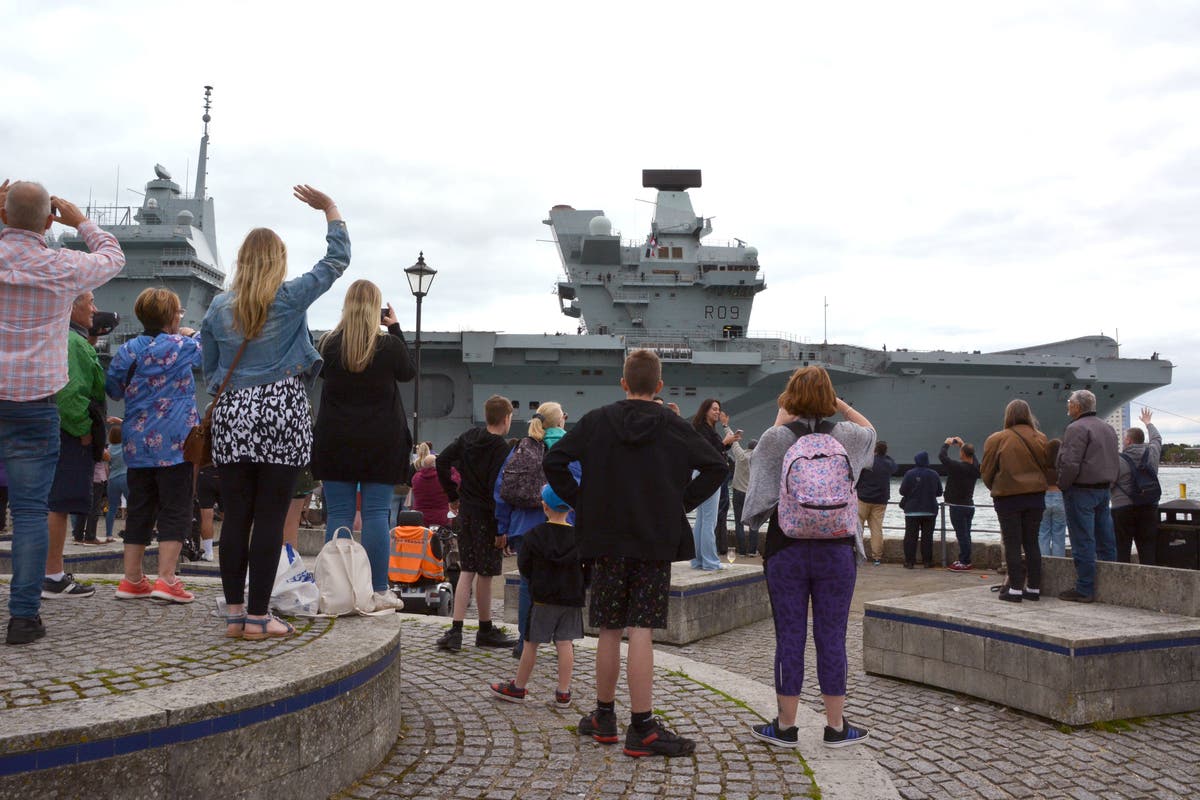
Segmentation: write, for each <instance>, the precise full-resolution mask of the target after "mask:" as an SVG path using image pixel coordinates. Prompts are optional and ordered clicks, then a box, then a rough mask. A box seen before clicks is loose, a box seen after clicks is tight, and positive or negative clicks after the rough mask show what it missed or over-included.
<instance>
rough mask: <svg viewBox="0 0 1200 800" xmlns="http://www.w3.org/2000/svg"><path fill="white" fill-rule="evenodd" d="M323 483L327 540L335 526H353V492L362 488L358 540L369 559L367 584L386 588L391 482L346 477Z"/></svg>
mask: <svg viewBox="0 0 1200 800" xmlns="http://www.w3.org/2000/svg"><path fill="white" fill-rule="evenodd" d="M324 484H325V511H326V517H325V541H327V542H328V541H329V540H330V539H332V538H333V533H334V531H336V530H337V529H338V528H342V527H346V528H350V529H353V528H354V511H355V506H356V505H357V496H358V493H359V492H360V491H361V492H362V544H363V549H364V550H366V551H367V560H368V561H370V562H371V588H372V589H374V590H375V591H377V592H383V591H386V590H387V588H388V555H389V551H390V550H391V541H390V537H391V528H390V527H389V526H388V512H389V511H391V508H392V485H391V484H390V483H350V482H348V481H324Z"/></svg>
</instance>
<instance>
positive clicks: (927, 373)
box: [409, 170, 1172, 463]
mask: <svg viewBox="0 0 1200 800" xmlns="http://www.w3.org/2000/svg"><path fill="white" fill-rule="evenodd" d="M642 185H643V187H645V188H653V189H655V190H657V200H656V202H655V213H654V219H653V221H652V223H651V225H650V231H649V232H648V233H647V234H646V236H645V238H644V239H640V240H636V241H623V240H622V239H621V237H620V236H618V235H616V234H614V233H613V229H612V224H611V222H610V221H609V220H608V218H607V217H605V216H604V212H603V211H601V210H598V209H597V210H577V209H575V208H572V207H571V206H566V205H557V206H554V207H553V208H551V209H550V215H549V217H548V218H547V219H545V220H544V222H545V224H546V225H548V226H550V229H551V231H552V233H553V236H554V241H555V243H556V245H557V249H558V253H559V256H560V258H561V261H562V269H563V278H562V279H561V280H560V281H559V282H558V284H557V295H558V302H559V305H560V307H561V309H562V312H563V313H564V314H565V315H567V316H568V317H572V318H576V319H578V320H580V323H579V331H580V333H579V335H566V336H564V335H557V336H548V335H528V334H504V333H494V332H484V331H469V332H455V333H427V334H424V335H423V336H422V339H423V343H422V379H421V381H422V382H421V404H420V417H421V418H420V430H419V435H420V438H421V439H424V440H429V441H432V442H433V443H434V445H435V446H439V447H440V446H443V445H445V444H446V443H447V442H449V441H450V440H451V438H452V437H453V436H455V435H456V434H458V433H459V432H461V431H462V430H463V429H465V428H466V427H468V426H470V425H482V424H483V421H482V419H481V415H482V409H483V403H484V401H485V400H486V399H487V398H488V396H490V395H492V394H502V395H504V396H505V397H508V398H510V399H511V400H512V401H513V403H514V405H515V406H517V411H516V413H515V415H514V420H521V419H528V418H529V415H531V414H532V413H533V409H535V408H536V407H537V405H538V404H539V403H541V402H543V401H547V400H555V401H558V402H561V403H562V404H563V406H564V408H565V409H566V410H567V412H568V414H569V416H570V417H572V418H575V419H578V418H579V417H580V416H582V415H583V414H584V413H585V412H587V411H589V410H591V409H593V408H596V407H598V406H600V405H602V404H604V403H608V402H612V401H614V400H617V399H620V398H622V397H623V394H622V392H621V390H620V388H619V386H618V380H619V379H620V377H621V366H622V363H623V361H624V358H625V356H626V354H627V353H629V352H630V351H631V350H633V349H636V348H649V349H651V350H653V351H655V352H656V353H658V355H659V357H660V358H661V359H662V361H663V381H664V383H665V386H664V389H663V395H664V397H665V398H666V399H667V400H668V401H670V402H674V403H676V404H678V406H679V408H680V410H681V412H682V413H683V414H685V415H687V416H690V415H691V414H693V413H694V412H695V411H696V409H697V408H698V407H699V404H700V402H701V401H702V400H704V399H705V398H707V397H715V398H717V399H719V400H720V401H721V405H722V407H723V408H724V410H725V411H726V412H728V413H729V414H730V416H731V418H732V422H733V425H734V427H736V428H740V429H742V430H744V431H745V433H746V436H747V438H749V437H752V436H758V435H759V434H760V433H762V431H764V430H766V429H767V428H768V427H770V425H771V424H772V423H773V421H774V419H775V413H776V398H777V396H778V395H779V393H780V391H782V389H783V387H784V385H785V384H786V382H787V379H788V376H789V375H790V374H791V373H792V372H793V371H794V370H795V369H796V368H797V367H802V366H808V365H810V364H816V365H820V366H822V367H824V368H825V369H826V370H828V371H829V374H830V376H831V377H832V378H833V382H834V386H835V387H836V389H837V392H838V394H839V395H840V396H841V397H842V398H844V399H845V400H846V401H847V402H848V403H850V404H851V405H853V406H854V407H855V408H857V409H858V410H859V411H861V412H862V413H863V414H865V415H866V416H867V418H868V419H870V420H871V421H872V423H873V424H874V425H875V428H876V430H877V431H878V432H879V437H880V438H881V439H885V440H887V441H888V443H889V447H890V452H891V453H892V454H893V455H894V457H895V458H896V460H897V461H898V462H902V463H906V462H911V460H912V457H913V455H914V454H915V453H916V452H918V451H920V450H933V449H936V448H937V447H938V446H940V444H941V442H942V441H943V440H944V439H945V438H946V437H947V436H950V435H959V436H962V437H963V438H964V439H966V440H967V441H970V442H975V443H976V444H977V446H980V447H981V446H982V443H983V440H984V439H985V438H986V437H987V435H988V434H990V433H991V432H993V431H995V430H996V429H998V428H999V427H1000V424H1001V419H1002V416H1003V410H1004V406H1005V404H1006V403H1007V402H1008V401H1009V400H1011V399H1013V398H1018V397H1019V398H1022V399H1025V400H1027V401H1028V402H1029V404H1030V406H1031V407H1032V408H1033V410H1034V413H1035V414H1037V416H1038V418H1039V419H1040V420H1041V422H1042V424H1043V428H1044V429H1045V430H1046V432H1047V434H1048V435H1051V436H1055V435H1060V434H1061V433H1062V429H1063V428H1064V427H1065V424H1066V422H1067V421H1068V420H1067V418H1066V406H1065V403H1066V398H1067V396H1068V395H1069V394H1070V393H1071V391H1072V390H1074V389H1090V390H1092V391H1093V392H1095V394H1096V397H1097V400H1098V406H1099V408H1098V411H1099V413H1100V414H1101V415H1106V414H1108V413H1109V412H1111V411H1112V410H1114V409H1116V408H1118V407H1120V406H1123V405H1124V404H1125V403H1127V402H1129V401H1130V400H1132V399H1134V398H1136V397H1137V396H1138V395H1141V394H1142V393H1144V392H1146V391H1149V390H1151V389H1154V388H1157V387H1160V386H1165V385H1167V384H1169V383H1170V382H1171V370H1172V365H1171V363H1170V362H1169V361H1166V360H1164V359H1161V358H1158V357H1157V354H1155V355H1154V356H1153V357H1151V358H1145V359H1134V358H1121V357H1120V356H1119V353H1118V345H1117V342H1116V341H1114V340H1113V339H1111V338H1109V337H1106V336H1084V337H1081V338H1078V339H1070V340H1068V341H1063V342H1054V343H1050V344H1041V345H1036V346H1031V347H1024V348H1020V349H1016V350H1006V351H1002V352H996V353H981V352H972V353H964V352H950V351H931V352H916V351H908V350H898V351H887V350H874V349H870V348H866V347H857V346H854V345H846V344H806V343H804V342H802V341H800V340H799V339H796V338H781V337H779V336H778V335H776V336H772V337H758V336H754V335H752V334H751V332H750V328H749V324H750V314H751V309H752V308H753V305H754V298H755V296H756V295H757V294H758V293H759V292H762V291H765V290H766V288H767V283H766V279H765V277H764V276H763V272H762V270H761V269H760V264H759V254H758V250H757V249H756V248H754V247H751V246H747V245H746V244H745V243H744V242H742V241H740V240H735V241H734V242H732V243H730V244H711V245H710V244H707V243H706V241H705V239H706V237H708V236H709V234H711V233H712V226H711V220H710V219H708V218H705V217H701V216H698V215H697V214H696V213H695V211H694V210H693V208H692V201H691V198H690V196H689V194H688V190H689V189H693V188H699V187H700V185H701V174H700V171H699V170H644V171H643V173H642ZM411 407H412V406H411V405H410V406H409V408H411ZM568 426H569V423H568ZM518 429H519V430H523V425H519V424H518V423H517V422H514V430H518Z"/></svg>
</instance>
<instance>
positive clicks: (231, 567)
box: [200, 186, 379, 639]
mask: <svg viewBox="0 0 1200 800" xmlns="http://www.w3.org/2000/svg"><path fill="white" fill-rule="evenodd" d="M293 193H294V195H295V196H296V198H297V199H299V200H300V201H302V202H304V203H307V204H308V205H310V206H312V207H313V208H315V209H317V210H318V211H322V212H324V214H325V220H326V222H327V225H328V229H327V233H326V236H325V241H326V251H325V257H324V258H322V259H321V260H320V261H318V262H317V264H316V265H315V266H314V267H313V268H312V269H311V270H309V271H308V272H306V273H304V274H303V275H301V276H299V277H298V278H293V279H292V280H285V278H286V277H287V248H286V247H285V246H284V244H283V241H282V240H281V239H280V238H279V236H278V235H277V234H276V233H275V232H274V231H272V230H270V229H268V228H255V229H254V230H252V231H250V233H249V234H247V235H246V238H245V240H244V241H243V242H242V246H241V247H240V248H239V249H238V255H237V267H236V272H235V273H234V276H233V287H232V288H231V289H230V290H229V291H228V292H224V293H222V294H219V295H217V297H216V298H215V299H214V300H213V302H212V305H211V306H209V307H208V313H206V314H205V315H204V321H203V323H201V326H200V339H201V344H202V346H203V351H204V356H203V359H204V379H205V382H206V385H207V387H208V390H209V392H210V393H212V394H216V393H217V391H218V390H219V389H220V387H221V385H222V383H223V382H225V381H226V380H227V379H228V384H227V386H226V388H225V392H224V393H223V394H222V395H221V396H220V397H219V398H218V400H217V402H216V405H215V406H214V408H213V415H212V436H213V461H214V462H215V463H216V465H217V471H218V473H219V475H220V478H221V495H222V497H221V499H222V502H223V504H224V507H225V520H224V523H223V525H222V527H221V549H220V564H221V583H222V586H223V587H224V590H225V602H226V604H227V606H228V608H227V617H226V629H225V635H226V636H230V637H235V638H239V637H240V638H246V639H264V638H266V637H268V636H288V635H290V634H292V633H295V630H294V629H293V628H292V626H291V625H289V624H288V623H286V622H284V621H282V620H279V619H277V618H275V617H273V616H271V614H270V613H269V604H270V600H271V588H272V585H273V584H274V582H275V569H276V567H277V566H278V564H279V551H280V548H281V546H282V542H283V523H284V519H285V518H286V517H287V511H288V505H289V504H290V502H291V499H292V491H293V489H294V488H295V486H296V479H297V477H298V476H299V475H300V471H301V470H302V469H303V468H304V467H305V466H306V465H307V464H308V462H309V458H310V455H311V452H310V451H311V450H312V417H311V415H310V413H309V410H308V396H307V393H306V387H307V386H309V385H311V384H312V382H313V380H314V379H315V378H316V375H317V372H318V371H319V370H320V367H321V357H320V355H319V354H318V353H317V351H316V348H314V347H313V345H312V341H311V337H310V335H309V332H308V315H307V311H308V307H309V306H310V305H312V303H313V302H314V301H315V300H316V299H317V298H318V297H320V296H321V295H323V294H324V293H325V292H327V291H329V288H330V287H331V286H333V282H334V281H335V280H337V279H338V278H339V277H341V275H342V273H343V272H345V271H346V268H347V267H348V266H349V265H350V236H349V234H348V233H347V232H346V223H345V222H343V221H342V215H341V212H339V211H338V207H337V205H336V204H335V203H334V202H333V200H331V199H330V198H329V196H328V195H326V194H323V193H322V192H319V191H317V190H316V189H314V188H312V187H311V186H296V187H294V189H293ZM376 313H379V312H378V311H377V312H376ZM235 361H236V362H237V363H236V364H235V363H234V362H235ZM252 528H253V536H251V529H252ZM247 570H248V571H249V580H250V591H249V598H247V597H246V596H245V594H246V592H245V585H246V574H247Z"/></svg>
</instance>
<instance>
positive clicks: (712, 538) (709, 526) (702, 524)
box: [692, 489, 721, 569]
mask: <svg viewBox="0 0 1200 800" xmlns="http://www.w3.org/2000/svg"><path fill="white" fill-rule="evenodd" d="M720 502H721V491H720V490H719V489H718V490H717V491H715V492H713V493H712V497H710V498H708V499H707V500H705V501H704V502H703V503H701V504H700V505H699V506H697V507H696V525H695V526H694V527H693V528H692V539H693V540H694V541H695V543H696V557H695V558H693V559H692V566H693V567H694V568H695V569H720V568H721V559H720V556H719V555H718V553H717V506H718V505H719V504H720Z"/></svg>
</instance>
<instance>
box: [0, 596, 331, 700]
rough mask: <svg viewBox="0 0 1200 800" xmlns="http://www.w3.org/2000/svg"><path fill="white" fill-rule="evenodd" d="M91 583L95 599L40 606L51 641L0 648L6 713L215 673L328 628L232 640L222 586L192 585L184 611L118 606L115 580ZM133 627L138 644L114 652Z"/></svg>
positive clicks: (311, 623) (303, 624)
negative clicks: (219, 614) (219, 606)
mask: <svg viewBox="0 0 1200 800" xmlns="http://www.w3.org/2000/svg"><path fill="white" fill-rule="evenodd" d="M81 579H82V578H81ZM91 582H93V583H94V584H95V586H96V594H95V595H94V596H93V597H90V598H84V599H81V600H44V601H42V621H43V622H44V623H45V624H46V628H47V635H46V638H44V639H41V640H40V641H38V642H37V643H36V644H32V645H24V646H22V647H0V710H2V709H6V708H14V707H22V706H38V705H45V704H48V703H56V702H60V701H64V700H77V699H79V698H83V697H103V696H106V695H111V694H116V693H121V692H128V691H133V690H136V689H140V688H145V687H149V686H160V685H162V684H166V683H176V682H179V681H186V680H190V679H192V678H199V677H202V676H204V675H212V674H213V673H216V672H223V671H225V670H230V669H235V668H237V667H240V666H245V665H247V664H252V663H254V662H257V661H262V660H264V659H267V658H271V657H273V656H277V655H280V654H282V653H286V652H288V651H290V650H293V649H295V648H297V647H303V646H304V645H305V644H307V643H309V642H311V641H313V640H314V639H315V638H317V637H318V636H320V635H321V634H323V633H324V632H325V631H326V630H328V628H329V624H330V621H329V620H293V624H295V625H296V627H297V630H299V631H300V635H299V636H294V637H290V638H286V639H265V640H262V641H258V642H248V641H243V640H238V639H226V638H225V636H224V632H225V627H224V625H222V624H221V620H219V619H217V618H216V617H214V616H212V614H213V608H214V602H215V600H216V598H217V597H219V596H220V594H221V590H220V588H219V587H217V586H200V585H196V584H189V588H190V589H191V590H192V591H194V592H195V593H196V600H195V602H193V603H190V604H187V605H178V604H174V603H170V604H168V603H160V602H158V601H153V600H117V599H116V598H115V597H114V596H113V592H114V591H115V589H116V584H117V581H116V580H115V579H100V580H94V581H91ZM7 606H8V583H7V582H6V581H0V607H3V608H7ZM7 616H8V615H7V613H6V614H5V615H4V617H5V620H7ZM130 629H132V630H134V631H136V633H135V634H134V636H133V637H132V641H133V645H132V646H130V647H128V648H127V649H125V650H116V651H114V650H113V649H112V647H111V645H109V644H107V643H108V642H113V641H122V642H128V641H130V636H129V631H130ZM118 634H119V635H118Z"/></svg>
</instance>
